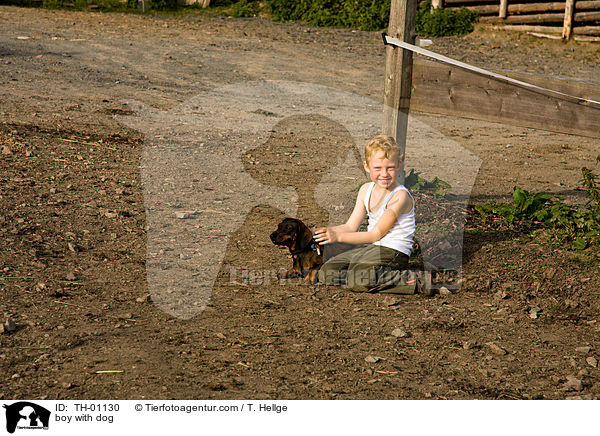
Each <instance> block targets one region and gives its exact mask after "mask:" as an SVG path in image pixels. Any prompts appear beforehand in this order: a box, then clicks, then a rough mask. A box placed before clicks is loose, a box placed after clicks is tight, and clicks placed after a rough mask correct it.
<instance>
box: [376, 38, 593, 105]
mask: <svg viewBox="0 0 600 436" xmlns="http://www.w3.org/2000/svg"><path fill="white" fill-rule="evenodd" d="M382 36H383V41H384V44H386V45H394V46H397V47H402V48H404V49H407V50H410V51H413V52H415V53H419V54H422V55H423V56H427V57H430V58H433V59H437V60H438V61H440V62H444V63H446V64H450V65H454V66H456V67H459V68H463V69H465V70H469V71H473V72H475V73H478V74H482V75H484V76H487V77H491V78H494V79H496V80H500V81H502V82H506V83H510V84H512V85H517V86H521V87H523V88H528V89H532V90H535V91H542V93H544V94H547V93H550V94H554V95H555V96H560V97H563V98H568V99H570V100H573V102H574V103H577V104H582V103H591V104H593V105H596V106H598V108H600V101H596V100H589V99H587V98H581V97H575V96H574V95H570V94H565V93H564V92H559V91H554V90H552V89H547V88H542V87H540V86H537V85H533V84H531V83H527V82H522V81H520V80H516V79H512V78H510V77H508V76H503V75H502V74H497V73H492V72H491V71H488V70H484V69H483V68H479V67H475V66H473V65H469V64H465V63H464V62H460V61H457V60H456V59H452V58H449V57H446V56H444V55H441V54H438V53H434V52H432V51H429V50H425V49H424V48H421V47H417V46H416V45H412V44H409V43H408V42H405V41H402V40H400V39H398V38H392V37H391V36H388V35H387V34H385V33H384V34H383V35H382ZM588 107H589V106H588Z"/></svg>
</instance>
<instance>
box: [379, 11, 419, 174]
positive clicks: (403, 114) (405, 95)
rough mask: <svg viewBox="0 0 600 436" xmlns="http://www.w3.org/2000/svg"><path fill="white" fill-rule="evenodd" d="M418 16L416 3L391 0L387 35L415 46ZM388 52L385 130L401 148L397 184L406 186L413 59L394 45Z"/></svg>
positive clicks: (385, 85) (384, 111)
mask: <svg viewBox="0 0 600 436" xmlns="http://www.w3.org/2000/svg"><path fill="white" fill-rule="evenodd" d="M416 13H417V0H392V4H391V8H390V21H389V26H388V35H389V36H391V37H394V38H398V39H400V40H403V41H406V42H408V43H410V44H414V42H415V38H416V36H417V34H416V31H415V19H416ZM385 51H386V57H385V83H384V93H383V128H382V131H383V133H384V134H386V135H389V136H391V137H393V138H394V139H395V140H396V143H397V144H398V147H399V148H400V152H401V154H402V156H403V159H402V162H401V167H402V168H401V171H400V175H399V177H398V181H399V182H400V183H404V150H405V149H406V129H407V126H408V112H409V108H410V92H411V87H412V61H413V56H412V52H411V51H410V50H404V49H402V48H400V47H394V46H391V45H387V46H386V49H385Z"/></svg>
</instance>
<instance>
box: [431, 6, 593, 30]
mask: <svg viewBox="0 0 600 436" xmlns="http://www.w3.org/2000/svg"><path fill="white" fill-rule="evenodd" d="M442 7H444V8H448V9H458V8H460V7H465V8H467V9H471V10H474V11H477V12H479V14H480V15H481V18H480V22H484V23H494V24H502V25H507V27H508V28H513V29H517V30H525V31H533V32H548V33H551V34H557V33H558V34H562V37H563V38H565V39H568V38H569V37H570V36H571V34H573V35H576V36H581V35H587V36H588V38H585V37H576V39H582V40H585V39H588V40H595V38H591V39H590V38H589V36H599V35H600V0H580V1H576V0H575V1H574V0H565V1H562V2H560V1H559V2H557V1H544V0H492V1H490V0H443V3H442Z"/></svg>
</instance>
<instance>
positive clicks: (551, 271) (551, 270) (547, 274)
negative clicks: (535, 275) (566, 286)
mask: <svg viewBox="0 0 600 436" xmlns="http://www.w3.org/2000/svg"><path fill="white" fill-rule="evenodd" d="M555 274H556V268H554V267H552V266H549V267H548V268H546V269H545V270H544V272H543V273H542V276H543V277H544V278H545V279H551V278H553V277H554V275H555Z"/></svg>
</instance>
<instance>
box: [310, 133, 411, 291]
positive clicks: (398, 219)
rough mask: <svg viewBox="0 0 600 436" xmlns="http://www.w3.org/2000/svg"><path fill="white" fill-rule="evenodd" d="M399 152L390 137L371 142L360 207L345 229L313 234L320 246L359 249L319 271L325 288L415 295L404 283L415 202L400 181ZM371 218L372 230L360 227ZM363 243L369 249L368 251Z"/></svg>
mask: <svg viewBox="0 0 600 436" xmlns="http://www.w3.org/2000/svg"><path fill="white" fill-rule="evenodd" d="M401 158H402V157H401V156H400V150H399V148H398V146H397V145H396V142H395V141H394V139H393V138H392V137H390V136H387V135H378V136H376V137H375V138H373V139H372V140H371V141H369V143H368V144H367V146H366V149H365V162H364V163H363V165H364V168H365V171H366V172H367V173H368V174H369V177H370V178H371V183H365V184H364V185H362V186H361V188H360V190H359V192H358V196H357V198H356V205H355V206H354V210H353V211H352V214H351V215H350V218H349V219H348V221H347V222H346V224H342V225H340V226H335V227H321V228H318V229H315V230H314V239H315V241H316V242H318V243H319V244H330V243H333V242H344V243H349V244H357V245H360V246H359V247H358V248H355V249H352V250H349V251H347V252H345V253H342V254H340V255H338V256H335V257H333V258H331V259H329V261H327V262H326V263H325V264H323V266H322V267H321V270H320V271H319V281H320V282H321V283H324V284H329V285H337V284H344V282H345V284H346V287H347V288H349V289H351V290H353V291H357V292H379V291H384V292H386V291H387V292H398V293H413V292H414V288H413V291H412V292H410V291H409V290H408V289H407V287H406V286H404V287H402V286H397V285H399V283H400V278H401V270H404V269H406V268H407V266H408V259H409V257H410V254H411V250H412V246H413V237H414V233H415V211H414V200H413V198H412V196H411V195H410V193H409V192H408V189H406V188H405V187H404V186H403V185H400V184H399V183H398V181H397V180H396V179H397V177H398V174H399V172H400V171H402V166H401ZM365 214H368V216H369V224H368V230H367V231H366V232H359V231H358V228H359V226H360V224H361V222H362V220H363V218H364V217H365ZM365 244H368V245H366V246H365Z"/></svg>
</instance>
